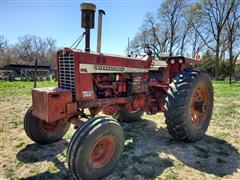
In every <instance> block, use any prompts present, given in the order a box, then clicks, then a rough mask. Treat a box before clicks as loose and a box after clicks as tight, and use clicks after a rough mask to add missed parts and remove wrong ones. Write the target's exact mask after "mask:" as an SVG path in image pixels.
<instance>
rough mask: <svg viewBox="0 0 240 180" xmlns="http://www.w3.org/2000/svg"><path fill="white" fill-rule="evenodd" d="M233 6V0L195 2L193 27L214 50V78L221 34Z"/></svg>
mask: <svg viewBox="0 0 240 180" xmlns="http://www.w3.org/2000/svg"><path fill="white" fill-rule="evenodd" d="M233 8H234V0H204V1H200V2H197V3H196V4H195V10H196V12H195V13H194V17H195V19H194V21H193V27H194V29H195V30H196V32H197V33H198V34H199V36H200V38H201V39H202V41H203V42H204V43H205V45H206V46H207V47H208V48H209V49H211V50H212V51H213V52H215V78H216V79H217V78H218V74H219V72H218V65H219V54H220V46H221V42H222V41H221V34H222V31H223V28H224V26H225V24H226V22H227V19H228V17H229V15H230V13H231V11H232V10H233Z"/></svg>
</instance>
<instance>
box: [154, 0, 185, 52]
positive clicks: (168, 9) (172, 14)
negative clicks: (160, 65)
mask: <svg viewBox="0 0 240 180" xmlns="http://www.w3.org/2000/svg"><path fill="white" fill-rule="evenodd" d="M186 2H187V1H186V0H165V1H164V2H163V3H162V4H161V7H160V8H159V10H158V18H159V19H160V21H162V22H163V23H164V26H165V27H166V29H168V32H169V34H168V36H169V50H168V52H169V53H170V55H172V54H173V53H174V46H177V41H179V38H180V34H179V33H177V32H179V31H180V29H181V26H180V25H181V22H182V21H184V20H183V13H184V8H185V7H186V5H187V3H186ZM188 29H189V28H187V31H188ZM187 31H185V32H184V35H185V37H186V32H187ZM185 37H184V38H183V43H182V46H181V48H182V49H183V47H184V46H183V45H184V40H185ZM176 49H177V48H176ZM181 54H182V53H181Z"/></svg>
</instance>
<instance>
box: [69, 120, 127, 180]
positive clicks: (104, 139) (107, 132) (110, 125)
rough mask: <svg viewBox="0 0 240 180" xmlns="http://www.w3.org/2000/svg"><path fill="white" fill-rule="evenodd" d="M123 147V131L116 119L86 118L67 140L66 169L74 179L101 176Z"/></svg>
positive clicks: (107, 170)
mask: <svg viewBox="0 0 240 180" xmlns="http://www.w3.org/2000/svg"><path fill="white" fill-rule="evenodd" d="M123 147H124V135H123V130H122V128H121V126H120V125H119V124H118V122H116V121H114V120H111V119H108V118H106V117H99V118H93V119H91V120H88V121H87V122H85V124H84V125H83V126H81V127H80V128H79V129H78V130H77V131H76V132H75V134H74V136H73V137H72V139H71V142H70V144H69V147H68V166H69V169H70V172H71V173H72V175H73V176H74V178H76V179H84V180H95V179H102V178H103V177H105V176H107V175H109V174H110V173H111V171H112V170H113V169H114V167H115V166H116V164H117V162H118V161H119V158H120V156H121V154H122V152H123Z"/></svg>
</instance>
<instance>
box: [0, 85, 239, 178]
mask: <svg viewBox="0 0 240 180" xmlns="http://www.w3.org/2000/svg"><path fill="white" fill-rule="evenodd" d="M54 85H55V82H39V83H38V87H45V86H54ZM32 86H33V83H32V82H0V102H1V104H0V105H1V108H0V122H1V127H0V137H1V140H0V142H1V144H0V145H1V146H0V179H66V178H67V179H71V175H70V173H69V171H68V168H67V163H66V150H67V146H68V142H69V140H70V138H71V136H72V134H73V133H74V130H73V128H71V130H70V131H69V132H68V133H67V134H66V135H65V136H64V139H63V140H61V141H60V142H56V143H53V144H50V145H45V146H43V145H38V144H35V143H33V142H32V141H31V140H30V139H29V138H28V137H27V136H26V135H25V132H24V130H23V116H24V114H25V112H26V110H27V109H28V107H29V106H31V88H32ZM214 88H215V106H214V114H213V117H212V121H211V124H210V126H209V129H208V132H207V135H206V136H205V137H204V138H203V139H202V140H200V141H198V142H196V143H191V144H190V143H187V144H186V143H181V142H177V141H175V140H174V139H173V138H172V137H171V136H170V135H169V134H168V132H167V130H166V126H165V123H164V117H163V115H162V114H157V115H154V116H149V115H144V116H143V120H141V121H139V122H136V123H131V124H123V128H124V130H125V138H126V140H125V150H124V153H123V155H122V157H121V160H120V162H119V163H118V165H117V167H116V168H115V170H114V171H113V173H112V174H111V175H110V176H108V177H106V178H105V179H138V180H140V179H222V178H223V179H240V151H239V150H240V84H239V83H235V84H233V85H231V86H229V85H228V83H227V82H214Z"/></svg>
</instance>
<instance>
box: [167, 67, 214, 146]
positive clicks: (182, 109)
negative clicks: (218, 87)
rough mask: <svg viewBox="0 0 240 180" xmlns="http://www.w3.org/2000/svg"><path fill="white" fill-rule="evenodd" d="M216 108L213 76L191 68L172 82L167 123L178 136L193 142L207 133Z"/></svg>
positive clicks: (171, 131)
mask: <svg viewBox="0 0 240 180" xmlns="http://www.w3.org/2000/svg"><path fill="white" fill-rule="evenodd" d="M212 110H213V87H212V82H211V78H210V77H209V75H208V74H207V73H205V72H202V71H200V70H191V69H187V70H184V71H182V72H181V73H179V74H178V75H177V76H176V77H175V78H174V79H173V81H172V83H171V84H170V88H169V90H168V96H167V98H166V105H165V112H164V115H165V117H166V124H167V129H168V131H169V133H170V134H171V135H172V136H173V137H175V138H176V139H178V140H182V141H187V142H192V141H197V140H199V139H200V138H202V137H203V135H204V134H205V132H206V131H207V128H208V126H209V122H210V120H211V115H212Z"/></svg>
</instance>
